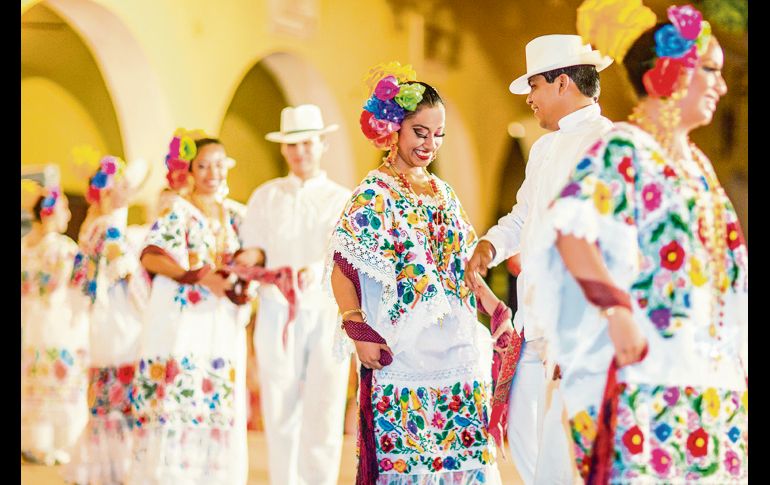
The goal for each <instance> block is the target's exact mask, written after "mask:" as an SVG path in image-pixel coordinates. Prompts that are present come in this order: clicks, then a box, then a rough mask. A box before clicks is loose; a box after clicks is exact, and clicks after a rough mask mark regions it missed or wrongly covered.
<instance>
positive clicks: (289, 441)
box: [242, 104, 351, 485]
mask: <svg viewBox="0 0 770 485" xmlns="http://www.w3.org/2000/svg"><path fill="white" fill-rule="evenodd" d="M336 129H337V125H328V126H325V125H324V122H323V119H322V117H321V110H320V108H319V107H318V106H315V105H311V104H304V105H300V106H296V107H288V108H284V109H283V111H282V112H281V131H277V132H272V133H268V134H267V135H266V137H265V138H267V139H268V140H269V141H272V142H275V143H280V144H281V154H282V155H283V157H284V158H285V159H286V163H287V164H288V166H289V175H288V176H286V177H280V178H277V179H273V180H270V181H268V182H265V183H264V184H262V185H261V186H259V187H258V188H257V189H256V190H254V192H253V193H252V194H251V197H250V198H249V202H248V208H247V211H246V218H245V219H244V222H243V229H242V237H243V247H244V248H258V249H259V250H260V251H261V252H262V254H263V255H264V262H265V267H266V268H268V269H275V268H280V267H283V266H289V267H291V269H292V270H293V272H294V274H295V275H296V287H297V290H298V291H297V313H296V318H295V320H294V321H292V322H291V324H290V325H289V326H288V327H286V328H287V334H286V336H285V340H284V335H283V332H284V327H285V325H286V321H287V316H288V312H289V305H288V302H287V300H286V298H284V296H283V295H282V294H281V292H280V291H279V290H278V288H277V287H276V286H274V285H268V284H262V285H260V288H259V296H260V299H259V313H258V315H257V325H256V330H255V332H254V347H255V349H256V354H257V362H258V368H259V382H260V395H261V402H262V417H263V421H264V426H265V436H266V438H267V447H268V457H269V474H270V483H271V484H273V485H295V484H302V485H310V484H319V485H325V484H329V485H332V484H336V483H337V475H338V472H339V463H340V456H341V453H342V432H343V420H344V413H345V401H346V389H347V387H346V386H347V382H348V369H349V363H345V362H338V361H337V359H335V358H334V356H333V354H332V348H333V336H334V329H335V325H336V322H337V305H336V303H335V301H334V299H333V298H331V297H330V296H329V295H328V294H327V293H326V292H325V291H324V290H323V289H322V288H321V276H322V273H323V263H324V258H325V255H326V246H327V243H328V241H329V238H330V237H331V232H332V229H333V227H334V225H335V223H336V222H337V219H338V218H339V216H340V213H341V211H342V209H343V208H344V206H345V203H346V202H347V200H348V198H349V197H350V193H351V191H350V190H348V189H346V188H344V187H342V186H341V185H339V184H337V183H335V182H333V181H331V180H329V179H328V178H327V177H326V173H325V172H324V171H322V170H321V158H322V157H323V154H324V153H325V152H326V150H327V149H328V144H327V141H326V139H325V134H326V133H329V132H331V131H334V130H336ZM252 250H253V249H252ZM258 259H260V256H257V259H256V260H255V261H254V262H257V261H258Z"/></svg>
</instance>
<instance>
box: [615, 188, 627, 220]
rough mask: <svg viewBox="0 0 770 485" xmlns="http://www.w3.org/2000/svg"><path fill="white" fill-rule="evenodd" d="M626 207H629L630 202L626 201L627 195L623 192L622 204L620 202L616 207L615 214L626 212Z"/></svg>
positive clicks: (621, 196)
mask: <svg viewBox="0 0 770 485" xmlns="http://www.w3.org/2000/svg"><path fill="white" fill-rule="evenodd" d="M626 207H628V201H627V200H626V193H625V192H623V193H621V194H620V202H618V205H617V207H615V212H614V213H615V214H616V215H617V214H620V213H621V212H623V211H624V210H626Z"/></svg>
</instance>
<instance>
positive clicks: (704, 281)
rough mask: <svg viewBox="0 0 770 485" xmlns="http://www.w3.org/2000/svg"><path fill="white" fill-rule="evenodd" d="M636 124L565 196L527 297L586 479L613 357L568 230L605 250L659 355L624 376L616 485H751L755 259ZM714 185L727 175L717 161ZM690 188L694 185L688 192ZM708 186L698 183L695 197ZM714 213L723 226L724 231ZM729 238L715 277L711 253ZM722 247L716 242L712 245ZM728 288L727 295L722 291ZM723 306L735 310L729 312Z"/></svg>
mask: <svg viewBox="0 0 770 485" xmlns="http://www.w3.org/2000/svg"><path fill="white" fill-rule="evenodd" d="M664 153H665V152H664V151H663V150H662V149H661V148H660V146H659V145H658V144H657V142H655V140H654V139H653V138H652V137H651V136H650V135H649V134H647V133H646V132H644V131H642V130H640V129H639V128H636V127H635V126H633V125H630V124H627V123H616V125H615V128H614V129H613V130H611V131H610V132H609V133H608V134H607V135H605V136H604V137H602V138H601V139H600V140H599V141H598V142H596V143H595V144H594V145H593V146H592V147H591V148H590V150H589V151H588V152H587V153H586V155H585V157H584V158H583V159H582V160H580V161H579V163H578V164H577V166H576V168H575V170H574V172H573V174H572V175H571V177H570V180H569V182H568V183H567V184H566V186H565V187H564V188H563V190H562V191H561V192H560V194H559V196H558V197H557V198H556V199H555V202H554V205H553V206H552V208H551V209H550V210H549V212H548V215H547V217H546V220H545V221H544V224H543V226H542V227H541V231H540V232H539V234H538V235H537V239H536V244H533V255H532V257H531V258H529V262H530V263H529V264H530V267H529V268H527V270H528V271H530V276H531V278H530V279H529V280H528V281H529V282H530V284H529V285H528V288H527V289H526V290H525V293H524V295H522V298H524V299H525V302H526V304H527V305H528V308H530V309H531V310H532V311H533V312H536V315H537V317H538V318H539V319H540V321H541V322H543V323H544V328H545V329H546V335H547V338H548V339H549V345H550V346H551V348H550V351H551V353H552V355H553V356H554V357H555V358H556V360H557V361H558V362H559V364H560V365H561V367H562V373H563V378H562V385H561V387H562V390H563V394H564V397H565V403H566V407H567V410H568V413H569V416H570V423H571V426H572V435H573V438H574V441H575V446H574V450H575V456H576V459H577V466H578V468H579V469H581V471H585V467H586V465H587V462H588V460H589V459H590V456H589V454H590V452H591V449H592V446H593V442H594V438H595V436H596V432H597V423H596V418H597V414H598V410H599V405H600V402H601V399H602V393H603V391H604V386H605V382H606V378H607V370H608V367H609V365H610V360H611V358H612V356H613V347H612V344H611V342H610V339H609V336H608V334H607V331H606V321H605V320H604V319H603V318H601V316H600V314H599V311H598V310H597V308H596V307H594V306H592V305H590V304H588V303H587V302H586V300H585V298H584V297H583V294H582V291H581V290H580V287H579V286H578V285H577V283H576V282H575V281H574V279H573V278H572V277H570V276H569V274H568V273H567V272H566V269H565V267H564V264H563V261H562V259H561V257H560V256H559V253H558V251H557V250H556V248H555V245H554V242H555V238H556V231H557V230H558V231H560V232H561V233H563V234H571V235H574V236H577V237H581V238H585V239H586V240H588V241H589V242H591V243H596V244H597V245H598V247H599V248H600V249H601V253H602V256H603V258H604V261H605V263H606V265H607V268H608V269H609V271H610V274H611V275H612V278H613V280H614V282H615V284H616V285H618V287H620V288H621V289H623V290H624V291H628V292H629V293H630V295H631V301H632V306H633V315H634V320H635V322H636V323H637V324H638V325H639V328H640V330H641V331H642V333H643V334H644V336H645V337H646V338H647V341H648V344H649V352H648V355H647V357H646V358H645V359H644V360H643V361H642V362H640V363H637V364H634V365H630V366H626V367H623V368H622V369H620V371H619V372H618V375H617V380H618V382H619V383H620V384H621V386H622V387H621V389H622V392H621V394H620V398H619V404H618V411H617V413H618V414H617V425H616V429H615V436H614V440H615V452H614V462H613V463H612V476H611V478H610V480H611V482H612V483H634V484H637V483H645V484H646V483H692V482H694V481H697V482H698V483H711V484H726V483H746V482H747V479H748V391H747V381H746V378H745V374H744V369H743V367H742V363H741V360H742V358H743V359H745V358H746V354H745V342H746V336H747V328H748V326H747V324H748V313H747V307H748V253H747V249H746V245H745V243H744V241H743V238H742V236H741V233H740V227H739V224H738V219H737V216H736V214H735V211H734V210H733V208H732V205H731V203H730V201H729V200H728V199H727V196H726V195H725V193H724V191H723V190H722V189H721V188H715V187H714V186H713V185H712V184H710V183H708V182H707V178H706V177H704V172H703V170H702V169H700V168H699V167H698V164H697V163H696V161H694V160H682V161H681V162H679V163H676V162H675V161H672V160H669V159H668V158H666V155H665V154H664ZM696 155H698V156H699V158H700V159H701V160H703V161H704V165H705V167H706V168H705V170H707V172H706V175H708V176H710V177H715V176H714V175H713V169H712V168H711V165H710V162H708V160H707V159H706V157H705V155H703V154H702V153H700V151H699V150H696ZM687 179H690V180H691V182H689V183H688V182H687ZM694 186H695V187H694ZM715 213H720V214H723V218H721V219H720V220H716V221H715ZM716 225H722V226H723V227H724V228H725V229H726V236H725V238H726V240H725V241H722V242H723V243H724V245H725V246H726V252H725V254H724V260H723V261H720V262H718V263H717V264H718V265H719V267H722V268H723V269H724V273H723V276H722V279H721V281H715V280H714V276H713V275H714V273H713V269H714V266H713V265H714V263H713V262H710V261H711V259H710V258H711V256H710V253H709V251H708V249H707V248H708V246H707V243H708V241H709V238H710V234H711V230H712V229H713V228H714V227H715V226H716ZM711 244H712V243H708V245H711ZM715 287H716V288H715ZM718 300H721V301H722V302H724V304H723V305H720V304H718V303H717V302H718Z"/></svg>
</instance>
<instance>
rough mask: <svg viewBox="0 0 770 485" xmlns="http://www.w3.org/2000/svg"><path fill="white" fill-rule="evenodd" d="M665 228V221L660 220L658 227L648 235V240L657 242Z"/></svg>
mask: <svg viewBox="0 0 770 485" xmlns="http://www.w3.org/2000/svg"><path fill="white" fill-rule="evenodd" d="M665 230H666V223H665V222H661V223H660V225H658V227H656V228H655V230H654V231H652V236H651V237H650V242H653V243H654V242H657V241H658V239H660V236H662V235H663V232H664V231H665Z"/></svg>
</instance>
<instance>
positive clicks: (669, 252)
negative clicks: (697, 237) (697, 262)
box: [660, 241, 684, 271]
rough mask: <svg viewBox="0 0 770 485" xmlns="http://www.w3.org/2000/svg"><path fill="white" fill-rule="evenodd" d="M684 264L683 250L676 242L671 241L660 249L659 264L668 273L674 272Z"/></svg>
mask: <svg viewBox="0 0 770 485" xmlns="http://www.w3.org/2000/svg"><path fill="white" fill-rule="evenodd" d="M682 263H684V248H682V246H680V245H679V243H678V242H676V241H671V242H670V243H668V244H666V245H665V246H663V247H662V248H660V264H661V266H663V267H664V268H666V269H667V270H670V271H676V270H678V269H679V268H681V267H682Z"/></svg>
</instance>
